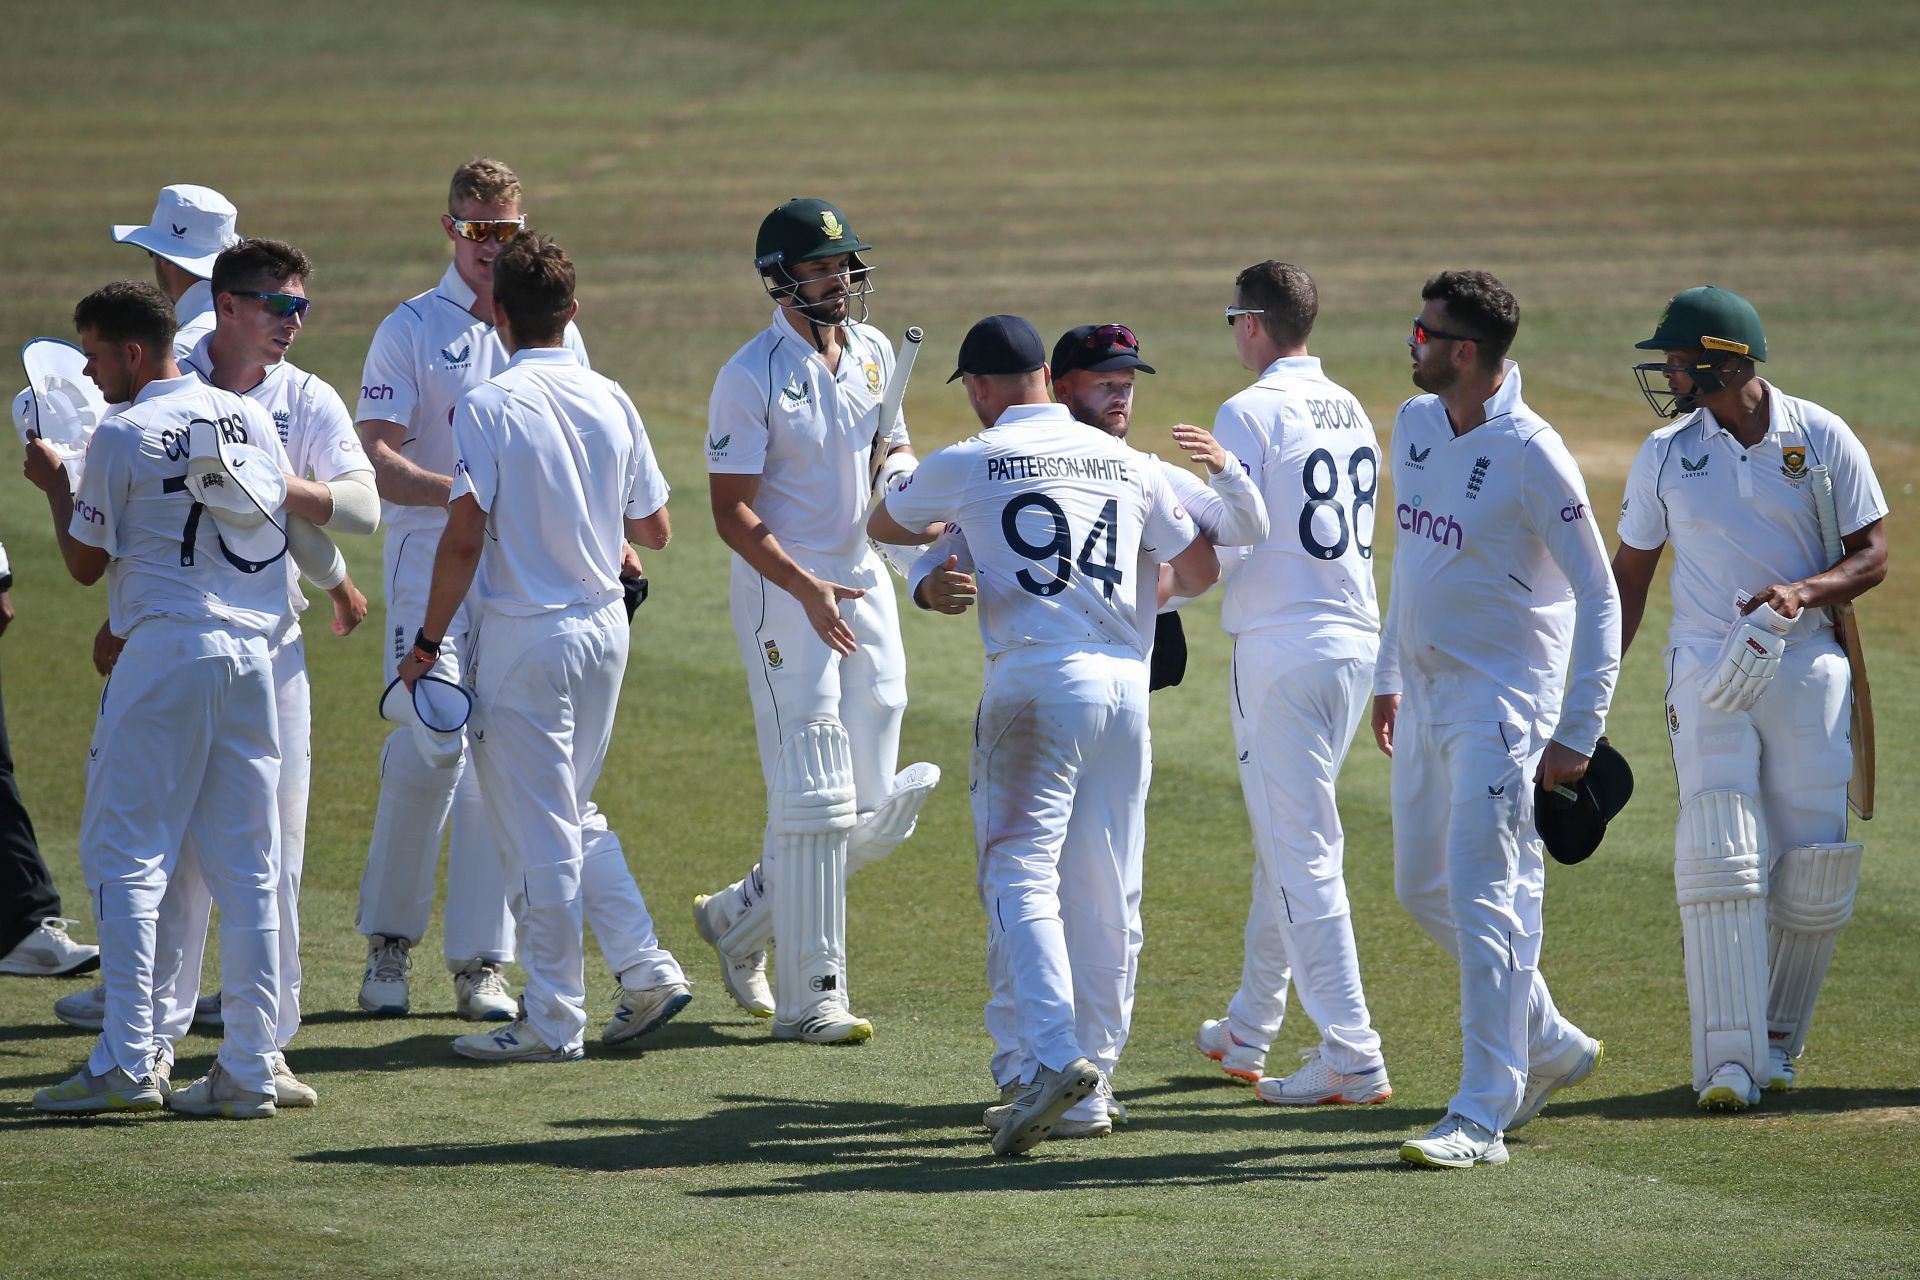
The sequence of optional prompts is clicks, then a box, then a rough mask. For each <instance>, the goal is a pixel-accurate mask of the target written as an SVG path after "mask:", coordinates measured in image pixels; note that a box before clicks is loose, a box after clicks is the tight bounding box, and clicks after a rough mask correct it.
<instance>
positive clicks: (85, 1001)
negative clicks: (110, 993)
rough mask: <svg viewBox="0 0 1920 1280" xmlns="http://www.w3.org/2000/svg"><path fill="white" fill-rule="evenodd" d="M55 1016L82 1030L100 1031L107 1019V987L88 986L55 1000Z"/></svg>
mask: <svg viewBox="0 0 1920 1280" xmlns="http://www.w3.org/2000/svg"><path fill="white" fill-rule="evenodd" d="M53 1016H54V1017H56V1018H58V1019H60V1021H62V1022H64V1023H66V1024H67V1025H68V1026H70V1027H78V1028H80V1029H81V1030H82V1031H99V1030H100V1029H102V1028H103V1027H104V1026H105V1025H106V1021H107V989H106V988H105V987H88V988H87V989H86V990H85V991H76V992H74V993H73V994H72V995H70V996H61V997H60V998H59V999H58V1000H55V1001H54V1002H53Z"/></svg>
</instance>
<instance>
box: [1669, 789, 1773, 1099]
mask: <svg viewBox="0 0 1920 1280" xmlns="http://www.w3.org/2000/svg"><path fill="white" fill-rule="evenodd" d="M1765 843H1766V839H1765V834H1764V831H1763V828H1762V824H1761V819H1760V810H1759V808H1758V806H1756V805H1755V804H1754V802H1753V798H1752V797H1751V796H1748V795H1746V794H1745V793H1744V792H1739V791H1703V792H1701V793H1700V794H1699V795H1697V796H1695V797H1694V798H1693V799H1691V800H1689V801H1688V802H1687V803H1686V804H1685V805H1683V806H1681V809H1680V823H1679V826H1678V828H1677V830H1676V831H1675V838H1674V853H1675V858H1674V867H1673V881H1674V889H1675V896H1676V897H1677V898H1678V900H1679V903H1680V937H1681V943H1682V945H1683V947H1684V948H1685V951H1686V962H1687V1005H1688V1008H1689V1010H1690V1012H1691V1013H1692V1015H1693V1087H1694V1088H1695V1089H1704V1088H1706V1087H1707V1077H1708V1076H1709V1075H1711V1074H1712V1073H1713V1070H1714V1068H1715V1067H1718V1066H1720V1065H1721V1064H1722V1063H1726V1062H1737V1063H1739V1064H1740V1065H1741V1066H1743V1067H1745V1068H1746V1069H1747V1073H1748V1074H1749V1075H1751V1076H1752V1077H1753V1078H1754V1079H1755V1080H1763V1079H1765V1078H1766V1076H1765V1072H1766V1065H1767V1021H1766V1007H1767V862H1766V855H1765V849H1764V846H1765Z"/></svg>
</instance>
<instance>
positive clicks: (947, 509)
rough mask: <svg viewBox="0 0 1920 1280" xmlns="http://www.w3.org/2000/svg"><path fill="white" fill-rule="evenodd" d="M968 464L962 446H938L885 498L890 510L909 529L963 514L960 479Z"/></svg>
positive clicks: (888, 512) (884, 500)
mask: <svg viewBox="0 0 1920 1280" xmlns="http://www.w3.org/2000/svg"><path fill="white" fill-rule="evenodd" d="M966 467H967V457H966V453H965V451H963V450H962V449H960V448H959V447H958V446H952V447H949V448H945V449H938V450H935V451H934V454H933V456H932V457H930V458H927V459H924V460H923V461H922V462H921V463H920V465H919V466H918V467H916V468H915V469H914V472H913V474H912V475H911V476H908V477H907V482H906V483H905V484H904V485H901V486H900V487H899V488H896V489H894V490H893V491H892V492H891V493H888V494H886V495H885V496H884V497H883V498H882V499H881V501H882V502H884V503H886V505H887V514H888V515H890V516H892V517H893V518H894V520H896V521H897V522H899V524H900V525H901V526H902V527H904V528H908V529H924V528H926V527H927V526H928V525H930V524H932V523H933V522H934V521H935V520H949V519H952V518H953V517H954V516H955V515H957V514H959V513H958V511H957V510H956V508H957V507H958V505H959V504H958V501H957V499H958V496H959V493H960V484H959V480H960V478H961V477H962V476H963V475H965V473H966Z"/></svg>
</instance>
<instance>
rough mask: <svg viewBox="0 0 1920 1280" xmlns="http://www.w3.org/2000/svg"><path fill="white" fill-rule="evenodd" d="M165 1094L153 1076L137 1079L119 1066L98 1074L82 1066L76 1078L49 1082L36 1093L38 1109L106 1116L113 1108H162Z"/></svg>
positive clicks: (117, 1109) (35, 1104) (34, 1104)
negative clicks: (54, 1083) (53, 1082)
mask: <svg viewBox="0 0 1920 1280" xmlns="http://www.w3.org/2000/svg"><path fill="white" fill-rule="evenodd" d="M165 1105H166V1098H165V1095H164V1094H162V1093H161V1092H160V1086H159V1085H158V1084H156V1083H155V1082H154V1078H153V1076H152V1075H150V1074H149V1075H146V1076H143V1077H141V1078H140V1079H138V1080H136V1079H134V1078H133V1077H132V1076H130V1075H128V1074H127V1073H126V1072H124V1071H122V1070H121V1069H120V1068H118V1067H113V1068H111V1069H109V1070H108V1071H107V1072H105V1073H104V1074H102V1075H95V1074H93V1072H91V1071H89V1070H87V1068H86V1067H84V1066H82V1067H81V1068H80V1070H79V1072H78V1073H77V1074H75V1075H74V1076H73V1078H72V1079H69V1080H65V1081H62V1082H61V1083H59V1084H56V1085H49V1086H48V1087H47V1088H45V1089H42V1090H40V1091H39V1092H38V1093H36V1094H34V1095H33V1106H34V1110H36V1111H53V1112H58V1113H60V1114H62V1115H75V1116H85V1115H103V1114H105V1113H107V1112H111V1111H158V1110H160V1108H161V1107H163V1106H165Z"/></svg>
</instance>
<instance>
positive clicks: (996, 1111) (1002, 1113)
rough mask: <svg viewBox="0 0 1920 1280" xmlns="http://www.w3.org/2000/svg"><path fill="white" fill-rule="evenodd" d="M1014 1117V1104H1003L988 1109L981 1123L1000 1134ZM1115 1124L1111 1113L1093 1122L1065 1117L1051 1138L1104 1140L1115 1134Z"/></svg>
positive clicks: (981, 1118) (990, 1131)
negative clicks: (1010, 1118)
mask: <svg viewBox="0 0 1920 1280" xmlns="http://www.w3.org/2000/svg"><path fill="white" fill-rule="evenodd" d="M1012 1115H1013V1103H1011V1102H1003V1103H1001V1104H1000V1105H999V1106H997V1107H988V1108H987V1109H986V1110H985V1111H984V1112H982V1113H981V1115H980V1123H982V1124H984V1125H985V1126H986V1127H987V1131H988V1132H989V1133H998V1132H1000V1131H1001V1130H1002V1129H1004V1128H1006V1127H1007V1120H1008V1118H1009V1117H1011V1116H1012ZM1115 1123H1116V1122H1115V1121H1114V1119H1113V1114H1112V1112H1111V1111H1108V1112H1107V1113H1106V1114H1103V1115H1100V1116H1096V1117H1095V1118H1093V1119H1092V1120H1069V1119H1066V1118H1064V1117H1063V1118H1061V1119H1060V1120H1058V1121H1056V1122H1055V1123H1054V1126H1053V1133H1052V1134H1050V1135H1049V1136H1050V1137H1052V1138H1055V1139H1060V1138H1104V1137H1107V1136H1108V1135H1110V1134H1111V1133H1112V1132H1113V1126H1114V1124H1115Z"/></svg>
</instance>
